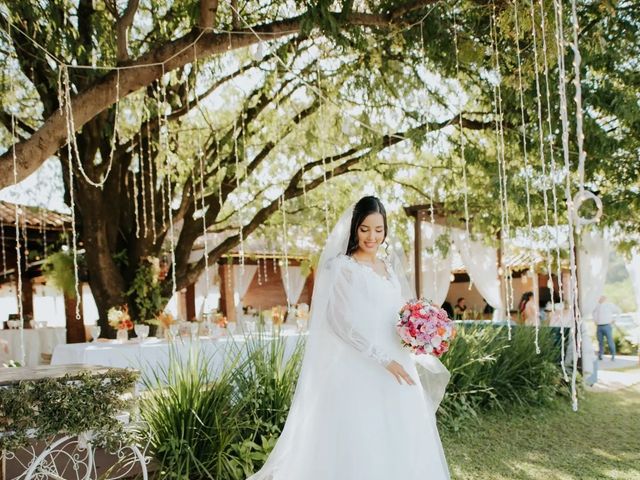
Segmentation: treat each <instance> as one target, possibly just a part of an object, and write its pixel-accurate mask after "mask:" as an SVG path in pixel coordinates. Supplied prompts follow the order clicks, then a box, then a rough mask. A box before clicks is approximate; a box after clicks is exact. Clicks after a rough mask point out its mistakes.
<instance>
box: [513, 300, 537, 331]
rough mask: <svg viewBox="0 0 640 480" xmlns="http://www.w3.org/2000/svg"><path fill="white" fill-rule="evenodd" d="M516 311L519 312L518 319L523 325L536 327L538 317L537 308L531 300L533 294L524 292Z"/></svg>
mask: <svg viewBox="0 0 640 480" xmlns="http://www.w3.org/2000/svg"><path fill="white" fill-rule="evenodd" d="M518 311H519V312H520V317H521V318H522V320H523V323H524V325H529V326H535V325H536V323H537V321H538V318H539V317H538V306H537V305H536V302H535V300H534V298H533V292H524V293H523V294H522V298H521V299H520V303H519V304H518Z"/></svg>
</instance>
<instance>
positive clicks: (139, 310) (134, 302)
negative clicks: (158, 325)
mask: <svg viewBox="0 0 640 480" xmlns="http://www.w3.org/2000/svg"><path fill="white" fill-rule="evenodd" d="M126 295H127V296H128V297H129V304H130V305H131V306H132V307H133V308H132V312H131V313H132V316H131V318H132V319H133V321H134V322H136V321H138V322H149V321H153V320H154V319H155V318H156V316H157V315H158V313H160V312H161V311H162V309H163V308H164V306H165V304H166V302H167V300H168V298H166V297H165V296H163V293H162V288H161V285H160V282H159V281H158V271H157V269H156V268H155V267H154V265H153V263H152V262H151V261H149V260H147V259H142V260H141V261H140V264H139V265H138V269H137V270H136V274H135V276H134V277H133V280H132V281H131V284H130V287H129V290H127V292H126Z"/></svg>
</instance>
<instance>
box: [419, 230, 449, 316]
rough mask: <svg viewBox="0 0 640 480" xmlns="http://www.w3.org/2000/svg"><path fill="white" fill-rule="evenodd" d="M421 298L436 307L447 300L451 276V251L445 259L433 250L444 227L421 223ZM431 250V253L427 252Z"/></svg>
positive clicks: (437, 251) (436, 250) (443, 231)
mask: <svg viewBox="0 0 640 480" xmlns="http://www.w3.org/2000/svg"><path fill="white" fill-rule="evenodd" d="M421 227H422V247H423V250H422V258H421V266H422V296H423V297H424V298H426V299H427V300H431V301H432V302H433V303H435V304H436V305H442V302H444V300H445V299H446V298H447V292H448V291H449V284H450V278H449V277H450V276H451V256H452V255H451V249H449V252H448V253H447V256H446V257H445V258H443V257H442V253H441V252H440V251H439V250H438V249H434V248H433V247H434V246H435V244H436V242H437V241H438V238H439V237H440V236H441V235H443V234H444V233H445V229H444V227H442V226H441V225H437V224H432V223H430V222H424V223H422V226H421ZM429 250H431V251H429Z"/></svg>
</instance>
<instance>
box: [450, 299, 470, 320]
mask: <svg viewBox="0 0 640 480" xmlns="http://www.w3.org/2000/svg"><path fill="white" fill-rule="evenodd" d="M466 311H467V301H466V300H465V299H464V297H460V298H459V299H458V301H457V302H456V306H455V307H453V319H454V320H462V319H463V318H464V313H465V312H466Z"/></svg>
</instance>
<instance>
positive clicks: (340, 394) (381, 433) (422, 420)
mask: <svg viewBox="0 0 640 480" xmlns="http://www.w3.org/2000/svg"><path fill="white" fill-rule="evenodd" d="M323 269H324V270H323V271H322V272H320V275H322V279H321V280H320V285H317V286H316V290H314V299H313V302H315V303H314V305H313V308H315V309H316V312H315V315H314V314H313V313H312V317H311V322H312V324H311V332H310V335H309V340H308V342H307V347H306V352H305V359H304V361H303V366H302V371H301V375H300V380H299V382H298V386H297V388H296V394H295V396H294V400H293V403H292V407H291V410H290V413H289V416H288V418H287V422H286V425H285V427H284V430H283V432H282V435H281V436H280V438H279V440H278V443H277V445H276V447H275V449H274V450H273V452H272V453H271V455H270V457H269V459H268V460H267V462H266V464H265V465H264V467H263V468H262V470H260V471H259V472H258V473H256V474H255V475H254V476H252V477H250V480H444V479H448V478H449V472H448V468H447V464H446V460H445V457H444V452H443V450H442V446H441V443H440V438H439V435H438V431H437V428H436V419H435V410H436V409H437V403H438V402H439V401H440V399H441V398H442V394H443V392H444V385H446V381H447V380H448V372H447V371H446V369H444V367H443V366H442V365H441V364H440V362H439V361H438V360H437V359H435V358H433V357H430V358H429V359H427V358H421V359H419V360H420V361H421V362H422V361H424V363H425V367H426V368H427V369H430V370H432V371H433V372H435V374H434V375H432V376H429V374H428V372H427V374H426V375H425V374H421V375H420V376H419V375H418V370H417V369H416V364H415V361H416V359H415V358H413V356H412V355H411V354H410V353H409V351H408V350H406V349H404V348H402V347H401V345H400V341H399V338H398V335H397V333H396V331H395V323H396V322H397V318H398V311H399V310H400V308H401V307H402V305H403V304H404V302H405V301H406V300H407V298H403V295H402V293H401V283H400V281H399V278H398V275H397V274H396V273H394V271H393V269H392V268H391V267H389V266H388V267H387V273H388V277H383V276H381V275H380V274H378V273H376V272H375V271H373V269H371V268H369V267H368V266H366V265H363V264H361V263H358V262H357V261H356V260H355V259H353V258H351V257H348V256H346V255H338V256H334V257H333V258H331V259H329V260H328V261H326V262H325V264H324V265H323ZM323 289H324V292H323ZM316 291H319V292H318V295H319V297H318V298H316V297H315V295H316ZM323 296H326V299H324V300H323V298H322V297H323ZM319 310H320V311H319ZM313 322H316V323H315V324H314V323H313ZM422 357H426V356H422ZM389 360H395V361H397V362H398V363H400V364H402V366H403V367H404V368H405V370H406V371H407V373H409V375H411V377H412V378H413V379H414V380H415V381H416V383H417V384H416V385H413V386H411V385H406V384H402V385H400V384H398V382H397V381H396V379H395V377H394V376H393V375H392V374H391V373H389V372H388V371H387V370H386V369H385V368H384V365H386V363H387V362H388V361H389ZM434 362H435V366H434ZM423 372H426V370H424V371H423ZM438 374H439V377H438ZM443 374H444V375H443ZM443 376H444V377H446V378H445V381H444V384H441V385H436V384H437V383H438V381H436V379H437V378H440V380H441V379H442V378H443ZM430 379H433V380H434V385H433V386H430V385H425V384H424V383H425V381H426V382H430V381H431V380H430ZM421 380H422V381H421ZM440 383H441V382H440ZM431 387H433V389H435V390H438V391H437V392H433V391H430V388H431Z"/></svg>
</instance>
